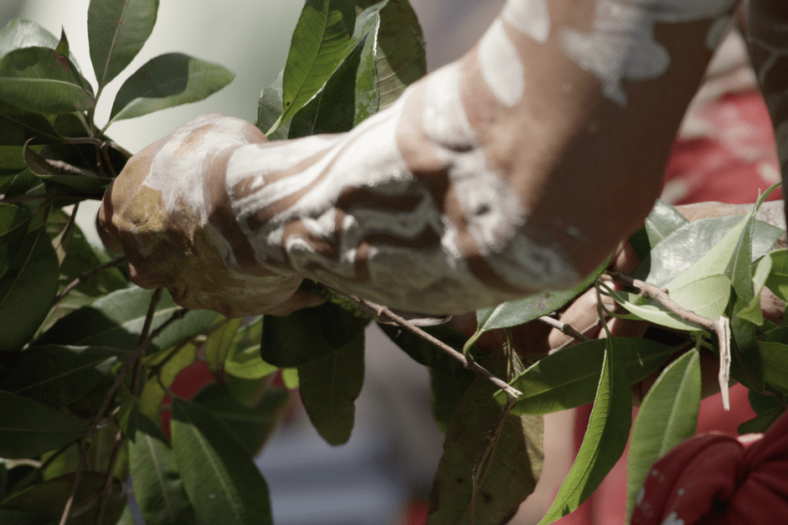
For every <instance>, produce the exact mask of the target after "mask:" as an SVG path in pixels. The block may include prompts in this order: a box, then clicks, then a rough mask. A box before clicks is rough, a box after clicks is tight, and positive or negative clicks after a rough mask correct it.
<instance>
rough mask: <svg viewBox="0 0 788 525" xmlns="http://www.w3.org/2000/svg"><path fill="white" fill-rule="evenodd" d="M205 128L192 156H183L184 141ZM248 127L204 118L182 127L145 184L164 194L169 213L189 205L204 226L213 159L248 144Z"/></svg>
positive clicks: (158, 156)
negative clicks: (205, 188)
mask: <svg viewBox="0 0 788 525" xmlns="http://www.w3.org/2000/svg"><path fill="white" fill-rule="evenodd" d="M203 126H211V128H210V129H209V130H208V131H207V132H205V134H204V135H202V138H201V140H200V142H199V143H197V144H194V145H189V146H187V147H186V149H187V150H188V154H180V153H179V150H180V149H181V146H183V143H184V141H185V140H186V139H187V138H189V136H190V135H191V134H192V133H193V132H195V131H197V130H198V129H200V128H202V127H203ZM246 126H248V124H247V123H246V122H245V121H243V120H240V119H236V118H230V117H225V118H217V115H202V116H201V117H198V118H197V119H195V120H193V121H192V122H190V123H189V124H187V125H185V126H182V127H180V128H178V129H177V130H176V131H175V132H174V133H173V135H172V138H171V139H170V140H169V141H167V143H166V144H165V145H164V146H163V147H162V149H161V150H160V151H159V152H158V153H157V154H156V156H155V158H154V160H153V163H152V164H151V168H150V172H149V173H148V176H147V177H146V178H145V182H144V183H143V184H144V185H145V186H147V187H149V188H151V189H154V190H158V191H160V192H161V194H162V198H163V199H164V205H165V207H166V209H167V212H168V213H176V212H177V211H178V206H179V205H181V204H185V205H186V206H188V207H189V209H190V210H191V212H192V213H194V214H196V215H197V216H198V217H199V218H200V225H204V224H205V223H206V222H207V220H208V216H207V213H208V212H207V209H206V207H205V198H204V193H203V185H204V182H205V179H206V176H205V175H206V173H205V171H206V170H207V169H208V167H209V166H210V158H211V157H212V156H214V155H216V154H218V153H221V152H223V151H225V150H227V149H228V148H232V147H238V146H242V145H243V144H246V141H245V140H244V139H243V137H244V136H245V135H244V130H245V128H246Z"/></svg>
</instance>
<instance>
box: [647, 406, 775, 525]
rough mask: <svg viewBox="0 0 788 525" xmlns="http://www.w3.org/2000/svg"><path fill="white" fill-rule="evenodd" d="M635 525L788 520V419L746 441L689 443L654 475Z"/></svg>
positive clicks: (719, 438)
mask: <svg viewBox="0 0 788 525" xmlns="http://www.w3.org/2000/svg"><path fill="white" fill-rule="evenodd" d="M638 501H639V503H638V505H637V507H636V508H635V512H634V515H633V517H632V525H775V524H781V523H786V522H787V521H786V520H788V417H785V416H784V417H782V419H780V420H779V421H778V422H777V423H776V424H775V425H774V426H773V427H772V428H771V429H770V430H769V431H768V432H767V433H766V434H765V435H763V436H762V437H758V438H756V440H755V441H751V442H749V443H748V442H746V441H745V442H744V443H743V442H742V440H741V439H736V438H733V437H731V436H727V435H725V434H717V433H712V434H706V435H703V436H698V437H695V438H693V439H690V440H689V441H685V442H684V443H682V444H681V445H679V446H678V447H676V448H675V449H673V451H671V452H670V453H669V454H668V455H667V456H665V457H663V458H662V459H660V460H659V461H657V463H655V464H654V467H653V468H652V470H651V473H650V475H649V476H648V478H647V479H646V483H645V485H644V487H643V490H642V492H641V494H640V496H639V497H638Z"/></svg>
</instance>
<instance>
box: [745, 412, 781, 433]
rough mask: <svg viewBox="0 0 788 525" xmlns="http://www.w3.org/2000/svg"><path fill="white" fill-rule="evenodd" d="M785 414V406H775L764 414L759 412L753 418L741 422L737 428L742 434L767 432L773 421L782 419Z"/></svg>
mask: <svg viewBox="0 0 788 525" xmlns="http://www.w3.org/2000/svg"><path fill="white" fill-rule="evenodd" d="M783 414H785V407H784V406H778V407H774V408H772V409H771V410H767V411H765V412H764V413H762V414H758V415H757V416H755V417H754V418H752V419H748V420H747V421H745V422H744V423H742V424H740V425H739V426H738V428H737V429H736V430H737V432H738V433H739V435H740V436H741V435H744V434H760V433H763V432H766V431H767V430H768V429H769V427H770V426H771V425H772V423H774V422H775V421H777V420H778V419H780V417H781V416H782V415H783Z"/></svg>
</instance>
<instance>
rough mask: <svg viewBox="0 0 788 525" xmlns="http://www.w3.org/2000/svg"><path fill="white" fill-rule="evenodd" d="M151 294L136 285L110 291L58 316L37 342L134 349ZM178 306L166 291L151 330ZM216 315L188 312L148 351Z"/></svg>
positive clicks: (193, 332) (198, 329) (188, 333)
mask: <svg viewBox="0 0 788 525" xmlns="http://www.w3.org/2000/svg"><path fill="white" fill-rule="evenodd" d="M151 295H153V291H151V290H144V289H142V288H138V287H131V288H127V289H124V290H118V291H117V292H113V293H111V294H109V295H107V296H105V297H102V298H101V299H99V300H98V301H96V302H95V303H93V304H92V305H90V306H86V307H83V308H80V309H79V310H77V311H76V312H73V313H71V314H69V315H67V316H65V317H63V318H62V319H60V320H59V321H58V322H57V323H55V325H54V326H53V327H52V328H50V329H49V330H48V331H47V332H46V333H44V335H43V336H41V338H40V339H39V340H38V342H37V344H64V345H71V346H111V347H113V348H118V349H120V350H134V349H136V348H137V344H138V343H139V337H140V332H141V331H142V327H143V325H144V323H145V316H146V315H147V313H148V307H149V305H150V299H151ZM178 309H180V307H179V306H178V305H177V304H175V301H173V300H172V296H170V294H169V293H168V292H167V291H166V290H165V291H164V293H163V294H162V296H161V300H160V301H159V304H158V306H157V308H156V313H155V314H154V316H153V323H152V324H151V330H155V329H156V328H157V327H158V326H159V325H161V324H162V323H163V322H165V321H166V320H167V319H169V318H170V316H171V315H172V314H173V313H174V312H175V311H176V310H178ZM217 315H218V314H217V313H216V312H212V311H210V310H194V311H191V312H187V313H186V315H185V316H184V317H183V319H181V320H180V321H177V322H175V323H172V324H171V325H170V326H168V327H167V328H166V329H165V330H164V331H163V332H162V333H161V334H160V335H159V336H158V337H157V338H155V339H154V340H153V342H152V343H151V345H150V347H149V351H150V352H154V351H158V350H161V349H162V348H167V347H168V346H171V345H173V344H175V343H176V342H178V341H180V340H182V339H184V338H186V337H189V336H192V335H196V334H199V333H202V332H204V331H205V330H206V329H207V328H208V327H209V326H210V325H211V323H212V322H213V320H214V319H215V318H216V316H217Z"/></svg>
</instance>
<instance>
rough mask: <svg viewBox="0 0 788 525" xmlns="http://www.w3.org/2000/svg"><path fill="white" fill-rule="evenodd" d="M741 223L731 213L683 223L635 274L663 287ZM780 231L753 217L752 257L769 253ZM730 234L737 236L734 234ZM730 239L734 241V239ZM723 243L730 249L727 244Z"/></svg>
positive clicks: (718, 266)
mask: <svg viewBox="0 0 788 525" xmlns="http://www.w3.org/2000/svg"><path fill="white" fill-rule="evenodd" d="M741 223H742V217H741V216H739V215H730V216H727V217H715V218H710V219H701V220H699V221H695V222H691V223H689V224H685V225H684V226H682V227H681V228H679V229H677V230H675V231H674V232H673V233H671V234H670V235H668V237H667V238H666V239H665V240H663V241H662V242H660V243H659V244H658V245H657V246H656V247H654V249H653V250H652V251H651V253H650V254H649V256H648V257H646V259H645V260H644V261H643V263H641V265H640V267H639V268H638V270H637V272H635V275H634V277H636V278H637V279H641V280H643V281H646V282H648V283H651V284H653V285H655V286H659V287H664V286H665V285H667V284H668V283H669V282H671V281H673V280H674V279H676V278H677V277H678V276H679V275H680V274H681V273H682V272H684V271H685V270H687V269H688V268H690V267H691V266H693V265H694V264H695V263H697V262H698V261H699V260H700V259H701V258H703V257H705V256H706V254H707V253H708V252H709V251H710V250H711V249H712V248H713V247H714V246H716V245H717V244H719V243H720V242H721V241H722V239H723V238H724V237H725V236H726V235H728V234H729V233H730V231H731V230H732V229H733V228H735V227H737V226H739V227H741ZM783 233H784V230H781V229H780V228H776V227H774V226H772V225H770V224H766V223H765V222H761V221H755V227H754V230H753V235H752V260H753V261H757V260H758V259H760V258H761V257H763V256H764V255H766V254H767V253H769V250H770V249H771V247H772V245H774V242H775V241H776V240H777V239H778V238H779V237H780V235H782V234H783ZM732 237H735V238H736V239H738V236H737V235H735V234H734V235H733V236H732ZM733 242H734V243H735V241H733ZM726 246H727V247H728V248H731V249H732V247H731V246H730V245H726ZM711 259H712V258H711V257H710V258H708V259H707V262H711ZM718 268H722V269H725V268H727V261H726V263H725V264H724V265H722V264H720V265H715V269H718ZM717 273H723V274H724V273H725V272H724V271H719V272H717ZM706 275H710V274H708V273H707V274H706Z"/></svg>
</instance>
